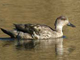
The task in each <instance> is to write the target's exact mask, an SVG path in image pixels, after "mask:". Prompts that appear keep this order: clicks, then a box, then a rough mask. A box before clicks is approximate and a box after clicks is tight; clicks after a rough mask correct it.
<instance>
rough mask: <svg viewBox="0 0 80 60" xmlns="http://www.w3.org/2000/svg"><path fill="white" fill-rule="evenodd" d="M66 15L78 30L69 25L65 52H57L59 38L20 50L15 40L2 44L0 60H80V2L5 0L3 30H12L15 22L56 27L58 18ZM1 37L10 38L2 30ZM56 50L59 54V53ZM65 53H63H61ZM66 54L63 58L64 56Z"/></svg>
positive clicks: (0, 7) (0, 21)
mask: <svg viewBox="0 0 80 60" xmlns="http://www.w3.org/2000/svg"><path fill="white" fill-rule="evenodd" d="M60 15H65V16H67V17H68V18H69V20H70V22H71V23H73V24H74V25H75V26H76V28H71V27H67V26H65V27H64V29H63V32H64V35H65V36H66V38H64V39H61V40H60V39H59V40H60V41H62V40H63V43H62V48H61V49H63V50H61V51H59V52H56V51H57V49H58V48H56V47H57V46H58V45H56V43H57V42H56V41H57V40H56V41H55V39H53V40H52V39H50V40H49V41H48V40H41V41H40V43H39V44H37V45H36V46H35V47H34V48H32V49H25V48H24V46H22V47H21V49H16V46H15V42H14V41H8V42H7V41H0V60H23V59H24V60H53V59H54V60H80V57H79V56H80V40H79V39H80V32H79V31H80V28H79V26H80V23H79V22H80V20H79V19H80V17H79V16H80V1H79V0H22V1H21V0H6V1H5V0H2V1H0V27H3V28H5V29H8V30H11V29H13V28H14V27H13V23H40V24H46V25H49V26H51V27H52V28H54V26H53V25H54V22H55V19H56V18H57V17H58V16H60ZM0 37H1V38H6V37H9V36H7V35H6V34H4V33H3V32H1V31H0ZM60 43H61V42H60ZM55 50H56V51H55ZM61 52H62V53H61ZM62 54H63V56H62Z"/></svg>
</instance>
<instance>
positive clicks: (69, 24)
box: [67, 23, 76, 27]
mask: <svg viewBox="0 0 80 60" xmlns="http://www.w3.org/2000/svg"><path fill="white" fill-rule="evenodd" d="M67 25H68V26H71V27H76V26H75V25H73V24H71V23H68V24H67Z"/></svg>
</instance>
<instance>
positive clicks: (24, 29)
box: [14, 23, 38, 35]
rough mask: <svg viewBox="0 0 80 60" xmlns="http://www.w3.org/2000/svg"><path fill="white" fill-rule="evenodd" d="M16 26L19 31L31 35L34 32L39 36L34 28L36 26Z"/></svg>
mask: <svg viewBox="0 0 80 60" xmlns="http://www.w3.org/2000/svg"><path fill="white" fill-rule="evenodd" d="M14 26H15V28H16V29H17V30H18V31H22V32H25V33H29V34H31V35H32V34H33V32H35V33H37V34H38V31H37V30H36V29H35V28H34V24H30V23H28V24H14Z"/></svg>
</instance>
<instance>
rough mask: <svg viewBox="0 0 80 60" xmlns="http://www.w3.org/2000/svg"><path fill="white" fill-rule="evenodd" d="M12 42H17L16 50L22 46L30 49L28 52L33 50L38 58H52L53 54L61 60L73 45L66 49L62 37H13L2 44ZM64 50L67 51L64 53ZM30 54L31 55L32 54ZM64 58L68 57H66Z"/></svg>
mask: <svg viewBox="0 0 80 60" xmlns="http://www.w3.org/2000/svg"><path fill="white" fill-rule="evenodd" d="M1 39H2V40H8V38H0V40H1ZM9 40H10V39H9ZM3 42H4V41H3ZM12 42H13V43H17V44H18V43H19V45H16V48H17V49H18V50H22V49H24V48H25V49H29V50H30V49H32V50H31V51H30V52H32V51H34V50H35V52H33V53H34V54H35V55H37V56H38V58H45V59H50V58H53V56H56V58H57V60H63V59H64V56H65V55H66V57H67V56H68V55H69V52H72V51H73V50H74V49H73V48H74V47H69V48H67V49H66V48H63V38H56V39H47V40H20V41H18V40H16V39H15V40H14V41H13V39H11V40H10V41H6V42H5V44H4V46H6V45H8V44H9V45H10V44H13V43H12ZM6 47H9V46H6ZM26 52H27V50H26ZM65 52H67V53H66V54H65ZM27 53H28V52H27ZM28 54H29V53H28ZM30 55H31V56H33V54H30ZM27 58H28V57H27ZM66 60H68V59H67V58H66Z"/></svg>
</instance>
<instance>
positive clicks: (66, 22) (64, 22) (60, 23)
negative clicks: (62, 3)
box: [54, 16, 75, 28]
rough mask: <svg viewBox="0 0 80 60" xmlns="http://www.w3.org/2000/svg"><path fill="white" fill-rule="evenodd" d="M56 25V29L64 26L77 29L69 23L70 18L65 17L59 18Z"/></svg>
mask: <svg viewBox="0 0 80 60" xmlns="http://www.w3.org/2000/svg"><path fill="white" fill-rule="evenodd" d="M54 25H55V28H56V27H57V26H59V27H63V26H65V25H68V26H71V27H75V25H73V24H71V23H70V22H69V20H68V18H67V17H65V16H59V17H58V18H57V19H56V21H55V24H54Z"/></svg>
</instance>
